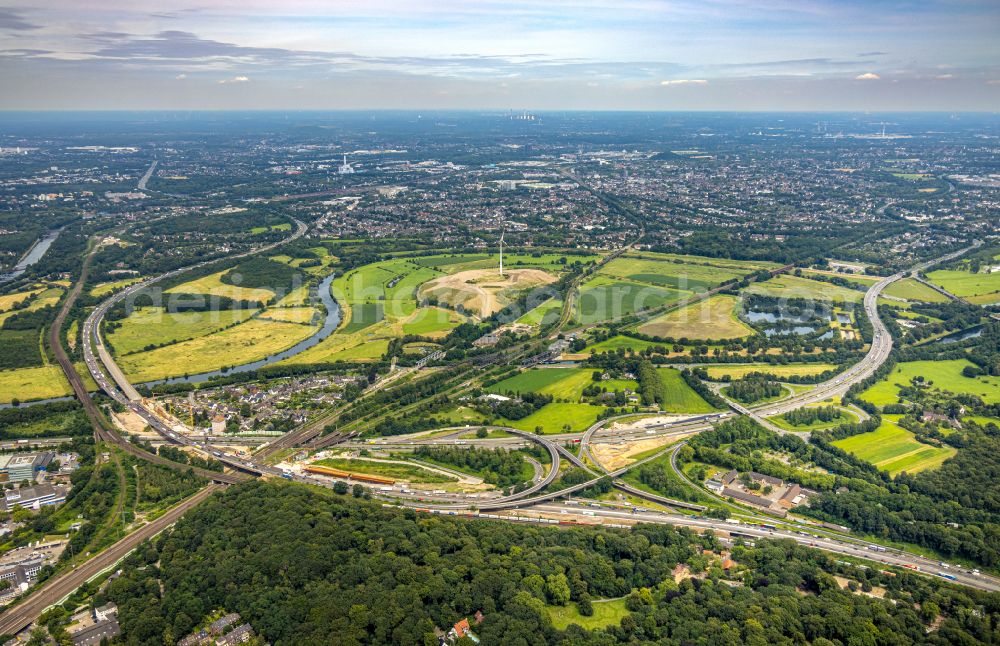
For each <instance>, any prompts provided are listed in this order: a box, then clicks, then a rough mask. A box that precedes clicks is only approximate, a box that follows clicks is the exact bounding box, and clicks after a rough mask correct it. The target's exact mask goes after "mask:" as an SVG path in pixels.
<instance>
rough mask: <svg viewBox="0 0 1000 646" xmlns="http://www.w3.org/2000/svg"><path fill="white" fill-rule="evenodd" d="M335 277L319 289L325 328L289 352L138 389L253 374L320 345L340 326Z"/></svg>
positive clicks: (163, 381) (150, 382)
mask: <svg viewBox="0 0 1000 646" xmlns="http://www.w3.org/2000/svg"><path fill="white" fill-rule="evenodd" d="M333 278H334V275H333V274H330V275H329V276H327V277H326V278H324V279H323V280H322V281H321V282H320V284H319V287H318V288H317V291H318V292H319V298H320V300H321V301H322V302H323V305H325V306H326V319H325V320H324V321H323V326H322V327H320V329H319V330H318V331H317V332H316V334H314V335H312V336H311V337H309V338H308V339H303V340H302V341H299V342H298V343H296V344H295V345H293V346H292V347H290V348H288V349H287V350H283V351H281V352H279V353H278V354H274V355H271V356H270V357H265V358H263V359H259V360H257V361H252V362H250V363H244V364H242V365H239V366H234V367H232V368H229V369H228V370H222V369H219V370H212V371H210V372H201V373H198V374H196V375H188V376H186V377H170V378H169V379H158V380H156V381H147V382H145V383H142V384H137V386H138V387H142V386H158V385H160V384H182V383H188V384H197V383H201V382H204V381H208V380H209V379H211V378H213V377H220V376H224V375H235V374H238V373H241V372H252V371H254V370H258V369H260V368H263V367H264V366H268V365H271V364H272V363H277V362H279V361H284V360H285V359H288V358H289V357H294V356H295V355H297V354H299V353H300V352H304V351H305V350H308V349H309V348H311V347H313V346H315V345H318V344H319V343H320V341H323V340H324V339H326V338H327V337H328V336H330V335H331V334H333V332H334V330H336V329H337V326H339V325H340V305H338V304H337V301H336V300H334V298H333V294H332V293H331V290H330V287H331V286H332V285H333Z"/></svg>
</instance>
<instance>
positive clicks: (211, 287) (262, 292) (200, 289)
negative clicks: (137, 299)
mask: <svg viewBox="0 0 1000 646" xmlns="http://www.w3.org/2000/svg"><path fill="white" fill-rule="evenodd" d="M229 271H230V270H229V269H223V270H222V271H220V272H217V273H214V274H210V275H208V276H202V277H201V278H196V279H195V280H190V281H188V282H186V283H182V284H180V285H177V286H176V287H171V288H170V289H168V290H166V292H164V293H165V294H206V295H212V296H221V297H225V298H231V299H233V300H234V301H259V302H261V303H267V302H269V301H270V300H271V299H272V298H274V292H272V291H271V290H269V289H261V288H257V287H238V286H236V285H229V284H226V283H224V282H222V280H221V278H222V276H223V275H225V274H227V273H229Z"/></svg>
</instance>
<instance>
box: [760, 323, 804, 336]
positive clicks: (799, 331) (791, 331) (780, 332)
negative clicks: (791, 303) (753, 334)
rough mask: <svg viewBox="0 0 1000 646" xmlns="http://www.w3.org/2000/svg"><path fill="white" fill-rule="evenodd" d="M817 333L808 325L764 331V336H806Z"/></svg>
mask: <svg viewBox="0 0 1000 646" xmlns="http://www.w3.org/2000/svg"><path fill="white" fill-rule="evenodd" d="M815 331H816V328H814V327H809V326H808V325H796V326H795V327H790V328H768V329H766V330H764V334H765V335H767V336H791V335H797V336H805V335H806V334H812V333H813V332H815Z"/></svg>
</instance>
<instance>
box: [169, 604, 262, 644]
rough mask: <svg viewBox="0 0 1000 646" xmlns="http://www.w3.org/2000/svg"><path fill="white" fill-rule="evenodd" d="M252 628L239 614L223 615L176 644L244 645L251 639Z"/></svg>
mask: <svg viewBox="0 0 1000 646" xmlns="http://www.w3.org/2000/svg"><path fill="white" fill-rule="evenodd" d="M253 635H254V632H253V627H252V626H251V625H250V624H248V623H246V622H243V621H242V618H241V617H240V613H238V612H230V613H229V614H226V615H223V616H222V617H220V618H218V619H216V620H215V621H213V622H212V623H210V624H209V625H208V627H207V628H203V629H202V630H199V631H198V632H196V633H192V634H190V635H188V636H187V637H185V638H184V639H182V640H180V641H179V642H177V646H209V645H210V644H214V646H236V645H237V644H245V643H246V642H248V641H250V639H251V638H252V637H253Z"/></svg>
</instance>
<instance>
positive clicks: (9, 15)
mask: <svg viewBox="0 0 1000 646" xmlns="http://www.w3.org/2000/svg"><path fill="white" fill-rule="evenodd" d="M0 29H7V30H10V31H30V30H32V29H40V27H39V26H38V25H33V24H31V23H30V22H28V21H27V20H25V19H24V18H22V17H21V14H19V13H16V12H14V11H11V10H10V9H6V8H4V7H0Z"/></svg>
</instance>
